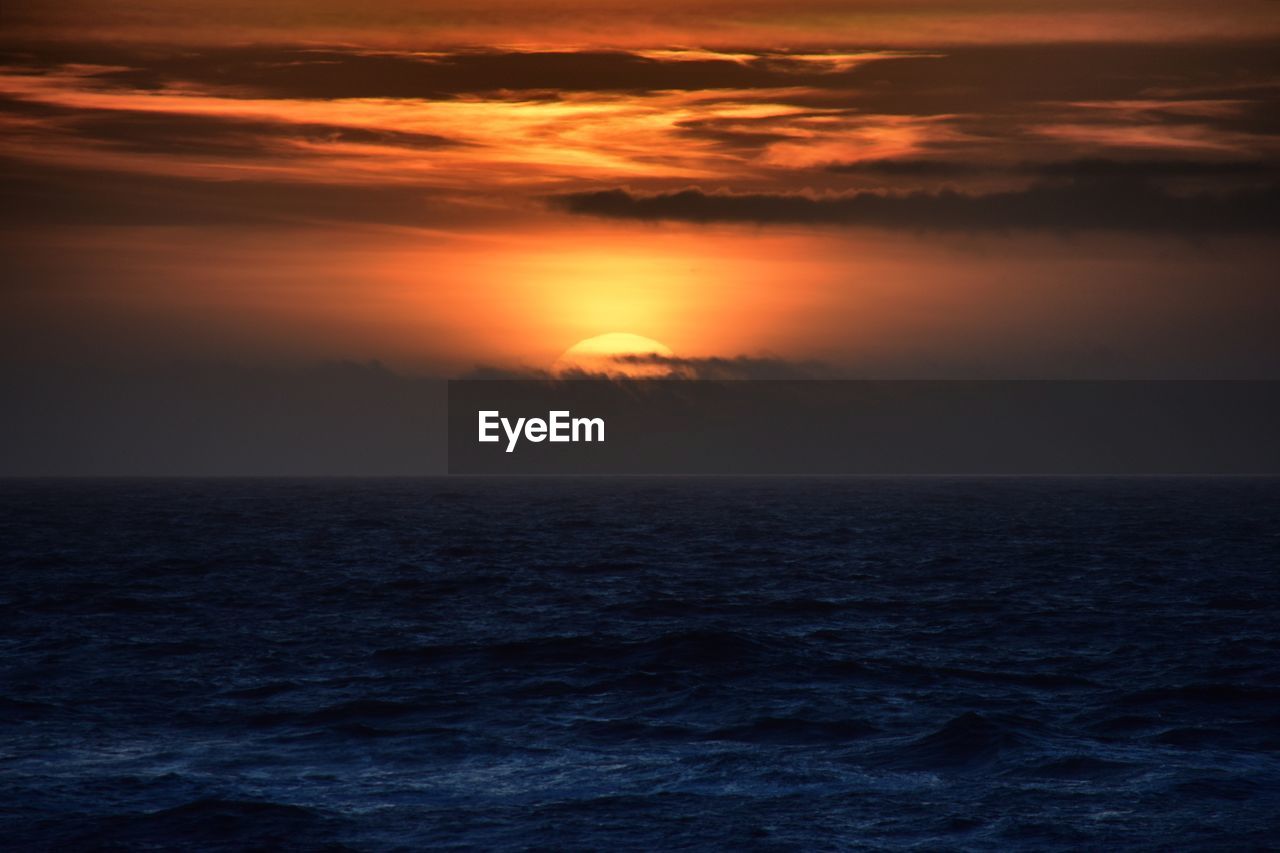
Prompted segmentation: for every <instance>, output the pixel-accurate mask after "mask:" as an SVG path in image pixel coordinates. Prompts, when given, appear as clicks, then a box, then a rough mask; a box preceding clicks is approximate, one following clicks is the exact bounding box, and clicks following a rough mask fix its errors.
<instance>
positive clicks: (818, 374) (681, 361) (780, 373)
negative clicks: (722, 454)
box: [458, 353, 840, 382]
mask: <svg viewBox="0 0 1280 853" xmlns="http://www.w3.org/2000/svg"><path fill="white" fill-rule="evenodd" d="M612 360H613V361H614V362H616V363H617V364H619V365H621V366H628V365H631V366H657V367H664V368H667V370H668V373H667V375H666V376H659V377H652V378H657V379H667V380H740V379H833V378H837V377H838V376H839V375H840V373H839V371H837V370H836V369H835V368H834V367H832V366H831V365H828V364H825V363H823V362H820V361H794V360H790V359H785V358H778V357H776V356H748V355H738V356H710V357H704V358H685V357H681V356H668V355H659V354H657V353H637V354H630V355H616V356H613V357H612ZM458 378H459V379H480V380H504V379H507V380H511V379H515V380H533V381H536V380H544V381H545V380H595V381H606V382H626V381H629V380H627V379H625V378H622V377H620V376H618V375H616V374H609V373H590V372H587V371H582V370H570V371H564V372H559V373H555V374H553V373H551V372H550V371H547V370H543V369H541V368H535V367H520V368H509V367H494V366H490V365H478V366H476V367H475V368H473V369H472V370H470V371H469V372H467V373H465V374H463V375H462V376H459V377H458Z"/></svg>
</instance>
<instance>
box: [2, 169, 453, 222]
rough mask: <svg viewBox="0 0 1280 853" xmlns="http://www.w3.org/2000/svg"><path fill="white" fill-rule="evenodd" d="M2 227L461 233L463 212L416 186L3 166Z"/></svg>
mask: <svg viewBox="0 0 1280 853" xmlns="http://www.w3.org/2000/svg"><path fill="white" fill-rule="evenodd" d="M0 192H2V193H3V194H4V198H5V204H4V205H3V206H0V223H3V224H5V225H9V226H30V225H111V226H115V225H186V226H199V225H268V224H293V223H323V222H334V223H369V224H383V225H411V226H412V225H418V226H427V225H444V224H451V225H458V224H459V223H462V222H464V221H466V217H467V213H466V210H465V209H464V208H459V206H457V205H452V204H450V203H449V202H448V200H447V199H446V198H444V197H442V196H441V195H440V194H439V193H437V192H434V191H432V190H431V189H430V188H425V187H420V186H413V185H379V184H361V185H354V184H317V183H301V182H272V181H249V180H201V179H197V178H189V177H180V176H163V175H145V174H131V173H122V172H99V171H94V170H89V169H84V170H80V169H63V168H53V167H41V166H38V165H34V164H30V163H24V162H20V161H6V160H4V159H3V158H0Z"/></svg>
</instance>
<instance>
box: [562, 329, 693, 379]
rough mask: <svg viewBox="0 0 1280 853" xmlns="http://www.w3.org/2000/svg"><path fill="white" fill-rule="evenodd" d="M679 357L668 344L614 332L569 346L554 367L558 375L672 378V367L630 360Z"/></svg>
mask: <svg viewBox="0 0 1280 853" xmlns="http://www.w3.org/2000/svg"><path fill="white" fill-rule="evenodd" d="M674 355H675V353H674V352H672V351H671V348H670V347H668V346H667V345H666V344H664V343H661V342H659V341H655V340H654V339H653V338H646V337H644V336H643V335H632V334H628V333H626V332H610V333H608V334H606V335H596V336H595V337H594V338H587V339H585V340H581V341H578V342H577V343H576V344H574V345H573V346H571V347H569V348H568V349H567V350H565V351H564V352H563V353H561V355H560V357H559V358H558V359H556V363H555V364H553V365H551V373H552V375H555V376H565V375H566V374H574V373H586V374H592V375H603V376H609V377H612V378H615V379H617V378H624V379H660V378H662V377H665V376H670V375H671V367H670V365H668V364H662V363H660V362H653V361H649V362H646V361H638V362H637V361H629V360H628V359H627V357H629V356H638V357H640V358H642V359H643V358H644V357H646V356H656V357H658V358H660V359H661V358H671V357H673V356H674Z"/></svg>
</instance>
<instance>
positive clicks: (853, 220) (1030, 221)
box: [550, 181, 1280, 234]
mask: <svg viewBox="0 0 1280 853" xmlns="http://www.w3.org/2000/svg"><path fill="white" fill-rule="evenodd" d="M550 201H551V203H552V204H553V205H554V206H556V207H559V208H561V209H563V210H566V211H568V212H570V213H576V214H585V215H590V216H601V217H606V218H610V219H631V220H641V221H659V220H675V221H683V222H705V223H710V222H740V223H752V224H757V225H775V224H792V223H794V224H833V225H863V226H874V227H882V228H910V229H921V230H930V229H948V230H981V229H1002V230H1003V229H1026V228H1048V229H1064V230H1120V231H1159V232H1175V233H1186V234H1200V233H1205V234H1211V233H1249V232H1253V233H1267V232H1273V231H1274V230H1275V223H1276V222H1277V221H1280V188H1277V187H1275V186H1268V187H1266V188H1264V189H1249V190H1238V191H1233V192H1224V193H1215V194H1209V193H1204V194H1199V195H1194V196H1182V195H1174V194H1172V193H1169V192H1166V191H1164V190H1161V189H1159V188H1157V187H1155V186H1152V185H1151V184H1150V183H1148V182H1145V181H1071V182H1068V183H1065V184H1053V183H1042V184H1037V185H1035V186H1032V187H1029V188H1027V189H1023V190H1014V191H1008V192H996V193H989V194H985V195H968V194H964V193H958V192H952V191H943V192H911V193H901V194H887V193H878V192H857V193H849V194H844V195H829V196H809V195H801V194H791V193H742V194H734V193H722V192H705V191H703V190H701V189H696V188H695V189H687V190H681V191H679V192H668V193H654V194H638V193H633V192H630V191H629V190H626V189H610V190H599V191H595V192H580V193H567V194H563V195H558V196H554V197H552V198H551V199H550Z"/></svg>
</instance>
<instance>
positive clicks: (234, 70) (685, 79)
mask: <svg viewBox="0 0 1280 853" xmlns="http://www.w3.org/2000/svg"><path fill="white" fill-rule="evenodd" d="M6 54H7V55H6ZM907 58H911V54H903V55H902V56H895V57H892V58H891V59H883V60H879V61H898V60H901V59H907ZM0 59H7V61H8V63H9V64H14V65H19V66H22V65H25V66H29V67H37V68H38V67H57V66H59V65H65V64H72V63H74V64H80V65H84V64H92V65H101V66H103V70H101V71H98V72H96V73H94V74H92V76H91V79H92V80H94V81H95V82H97V83H99V84H105V85H113V86H122V87H128V88H138V89H159V88H162V87H164V86H167V85H172V84H175V83H196V84H201V85H206V86H217V87H229V88H232V89H239V90H243V91H245V92H252V93H254V94H256V95H259V96H266V97H289V98H361V97H388V98H429V99H442V98H450V97H454V96H457V95H464V94H475V93H492V92H502V91H519V92H528V91H539V90H542V91H552V92H555V91H566V92H588V91H593V92H610V91H655V90H686V91H687V90H701V89H772V88H778V87H785V86H818V87H824V88H825V87H836V88H839V87H841V86H844V85H847V83H848V81H849V72H848V71H840V72H832V71H829V70H826V69H824V68H822V67H820V66H819V65H817V64H815V63H811V62H800V61H791V62H787V61H780V60H779V59H778V58H776V57H769V56H762V57H759V58H757V59H753V60H746V61H737V60H735V59H730V58H727V57H726V58H719V57H709V58H706V59H687V58H682V59H670V58H662V57H653V56H643V55H640V54H636V53H631V52H628V51H621V50H565V51H543V52H519V51H504V50H483V49H475V50H454V51H448V52H440V53H408V52H404V53H397V52H390V51H387V52H370V51H358V50H342V49H315V48H305V49H304V48H293V47H262V46H253V47H219V48H207V49H204V50H182V51H163V50H158V49H156V48H146V49H137V48H132V47H127V46H119V47H116V46H110V45H101V44H95V45H36V46H26V47H25V48H18V49H13V48H11V49H10V50H9V51H6V52H0Z"/></svg>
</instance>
